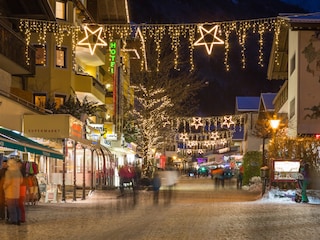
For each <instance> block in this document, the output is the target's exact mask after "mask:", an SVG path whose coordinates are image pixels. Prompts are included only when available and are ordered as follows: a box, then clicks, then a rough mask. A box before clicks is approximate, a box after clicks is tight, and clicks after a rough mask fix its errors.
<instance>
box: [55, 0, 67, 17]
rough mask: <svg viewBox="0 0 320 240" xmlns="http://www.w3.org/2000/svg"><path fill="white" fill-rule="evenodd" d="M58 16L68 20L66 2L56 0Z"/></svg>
mask: <svg viewBox="0 0 320 240" xmlns="http://www.w3.org/2000/svg"><path fill="white" fill-rule="evenodd" d="M56 18H58V19H63V20H66V3H65V2H60V1H56Z"/></svg>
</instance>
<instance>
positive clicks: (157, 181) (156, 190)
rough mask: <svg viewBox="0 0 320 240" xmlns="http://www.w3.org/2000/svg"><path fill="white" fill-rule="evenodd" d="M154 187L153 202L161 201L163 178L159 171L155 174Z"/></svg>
mask: <svg viewBox="0 0 320 240" xmlns="http://www.w3.org/2000/svg"><path fill="white" fill-rule="evenodd" d="M152 187H153V203H154V204H158V203H159V192H160V187H161V178H160V175H159V173H158V172H156V173H155V174H154V177H153V179H152Z"/></svg>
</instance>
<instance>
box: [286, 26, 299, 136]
mask: <svg viewBox="0 0 320 240" xmlns="http://www.w3.org/2000/svg"><path fill="white" fill-rule="evenodd" d="M298 41H299V32H298V31H291V30H289V44H288V65H289V66H288V120H289V122H288V136H289V137H295V136H296V135H297V123H298V122H297V112H298V109H297V103H298V102H299V97H298V66H299V51H298ZM294 59H295V60H294ZM293 69H294V70H293Z"/></svg>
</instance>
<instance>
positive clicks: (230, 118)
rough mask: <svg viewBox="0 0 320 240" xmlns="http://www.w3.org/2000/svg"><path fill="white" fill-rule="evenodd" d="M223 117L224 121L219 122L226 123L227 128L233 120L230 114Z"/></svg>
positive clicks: (232, 123)
mask: <svg viewBox="0 0 320 240" xmlns="http://www.w3.org/2000/svg"><path fill="white" fill-rule="evenodd" d="M223 119H224V121H223V123H222V124H221V125H222V126H224V125H226V126H227V127H228V128H230V126H231V125H234V122H233V121H232V116H229V117H226V116H224V117H223Z"/></svg>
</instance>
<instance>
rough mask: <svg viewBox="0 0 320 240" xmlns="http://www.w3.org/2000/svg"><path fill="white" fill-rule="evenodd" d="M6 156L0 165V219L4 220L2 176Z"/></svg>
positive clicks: (4, 207)
mask: <svg viewBox="0 0 320 240" xmlns="http://www.w3.org/2000/svg"><path fill="white" fill-rule="evenodd" d="M7 167H8V165H7V158H4V159H3V160H2V165H1V169H0V220H4V219H5V218H6V204H5V195H4V188H3V184H4V177H5V174H6V171H7Z"/></svg>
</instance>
